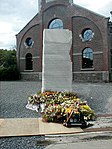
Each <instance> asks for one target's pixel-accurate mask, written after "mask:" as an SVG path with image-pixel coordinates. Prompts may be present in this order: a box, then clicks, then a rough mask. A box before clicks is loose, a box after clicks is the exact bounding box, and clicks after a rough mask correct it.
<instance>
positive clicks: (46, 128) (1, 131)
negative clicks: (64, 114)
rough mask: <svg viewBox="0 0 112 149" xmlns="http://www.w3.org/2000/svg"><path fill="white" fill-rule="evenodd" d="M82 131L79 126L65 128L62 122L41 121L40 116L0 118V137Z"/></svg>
mask: <svg viewBox="0 0 112 149" xmlns="http://www.w3.org/2000/svg"><path fill="white" fill-rule="evenodd" d="M78 132H83V130H82V129H81V128H79V127H77V128H66V127H64V126H63V125H62V124H56V123H47V122H42V119H41V118H8V119H0V137H9V136H37V135H50V134H69V133H78Z"/></svg>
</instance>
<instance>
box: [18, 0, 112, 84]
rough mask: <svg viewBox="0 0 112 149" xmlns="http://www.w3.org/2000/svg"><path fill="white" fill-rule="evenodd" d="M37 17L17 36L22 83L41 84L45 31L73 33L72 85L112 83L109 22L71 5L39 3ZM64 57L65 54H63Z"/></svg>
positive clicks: (61, 0) (53, 0)
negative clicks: (54, 30)
mask: <svg viewBox="0 0 112 149" xmlns="http://www.w3.org/2000/svg"><path fill="white" fill-rule="evenodd" d="M38 3H39V4H38V6H39V13H38V14H36V15H35V17H34V18H33V19H32V20H31V21H30V22H29V23H28V24H27V25H26V26H25V27H24V28H23V29H22V30H21V31H20V32H19V33H18V34H17V36H16V37H17V60H18V69H19V71H20V73H21V79H25V80H41V74H42V49H43V47H42V46H43V44H42V42H43V30H44V29H55V28H60V29H69V30H71V31H72V38H73V42H72V48H71V59H72V64H73V66H72V72H73V81H83V82H109V81H112V22H110V21H109V18H106V17H104V16H102V15H99V14H96V13H94V12H92V11H90V10H87V9H85V8H83V7H80V6H78V5H76V4H74V3H73V0H39V1H38ZM63 54H64V53H63Z"/></svg>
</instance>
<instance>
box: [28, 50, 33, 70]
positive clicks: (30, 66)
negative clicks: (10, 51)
mask: <svg viewBox="0 0 112 149" xmlns="http://www.w3.org/2000/svg"><path fill="white" fill-rule="evenodd" d="M26 70H33V60H32V54H31V53H27V54H26Z"/></svg>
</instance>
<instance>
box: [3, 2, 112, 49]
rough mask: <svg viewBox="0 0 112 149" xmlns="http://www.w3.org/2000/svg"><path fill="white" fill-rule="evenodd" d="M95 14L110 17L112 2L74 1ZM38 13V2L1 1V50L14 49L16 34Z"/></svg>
mask: <svg viewBox="0 0 112 149" xmlns="http://www.w3.org/2000/svg"><path fill="white" fill-rule="evenodd" d="M74 4H77V5H80V6H82V7H84V8H87V9H89V10H91V11H93V12H96V13H98V14H101V15H103V16H105V17H110V11H112V0H74ZM37 13H38V0H0V49H14V48H15V47H16V36H15V35H16V34H18V33H19V31H21V29H22V28H23V27H24V26H25V25H26V24H27V23H28V22H29V21H30V20H31V19H32V18H33V17H34V16H35V15H36V14H37Z"/></svg>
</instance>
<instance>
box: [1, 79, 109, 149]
mask: <svg viewBox="0 0 112 149" xmlns="http://www.w3.org/2000/svg"><path fill="white" fill-rule="evenodd" d="M40 90H41V82H21V81H18V82H5V81H3V82H0V103H1V107H0V117H1V118H23V117H32V118H33V117H39V116H40V115H39V114H38V113H36V112H35V111H30V110H28V109H26V108H25V106H26V104H27V97H28V96H29V95H30V94H35V93H36V92H37V91H40ZM73 91H74V92H77V93H78V95H79V96H80V97H81V98H83V99H85V100H87V102H88V104H89V105H90V107H91V108H92V109H94V111H95V112H96V113H97V114H112V108H111V107H112V83H100V84H99V83H92V84H91V83H73ZM40 140H41V141H43V144H39V141H40ZM44 141H45V137H44V136H34V137H10V138H2V139H1V141H0V148H1V149H44V148H45V146H46V145H48V144H47V143H46V142H44Z"/></svg>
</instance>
